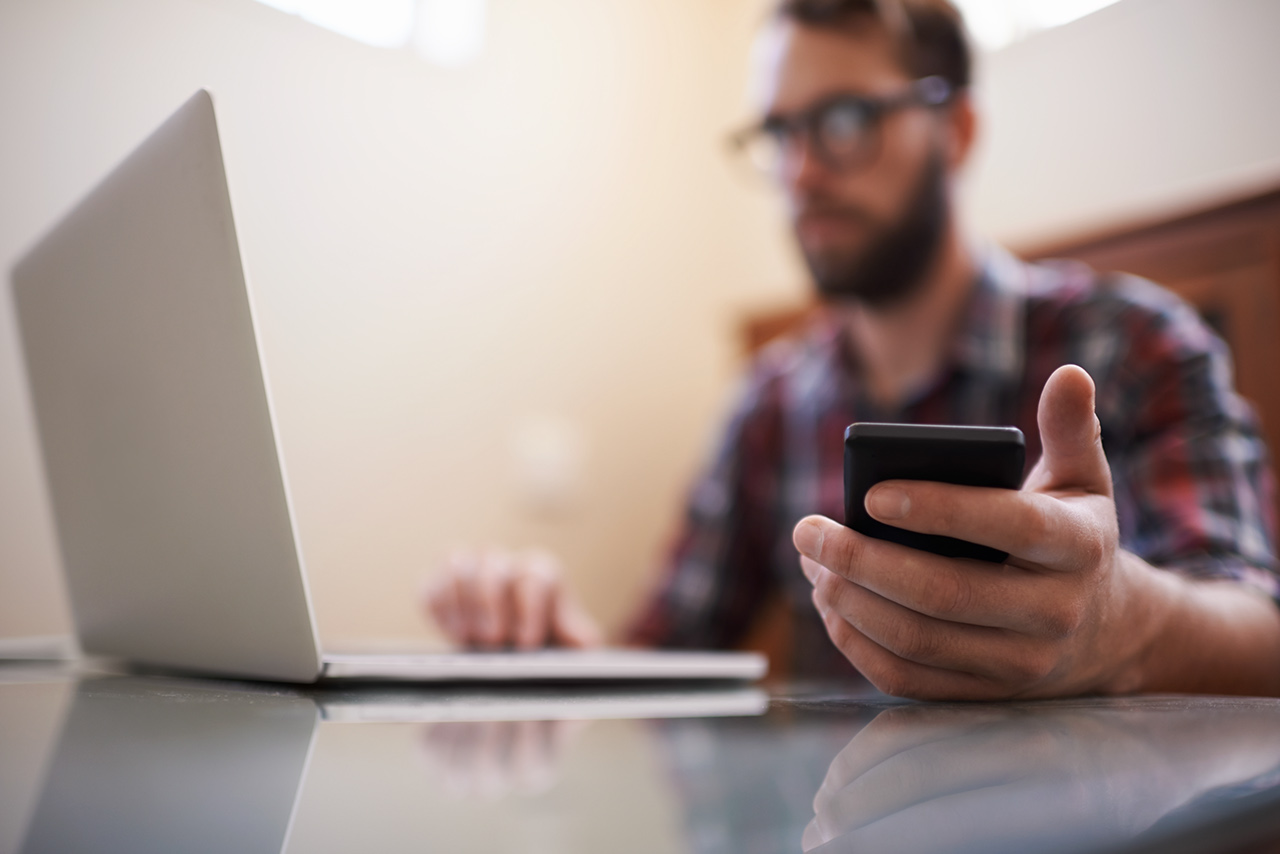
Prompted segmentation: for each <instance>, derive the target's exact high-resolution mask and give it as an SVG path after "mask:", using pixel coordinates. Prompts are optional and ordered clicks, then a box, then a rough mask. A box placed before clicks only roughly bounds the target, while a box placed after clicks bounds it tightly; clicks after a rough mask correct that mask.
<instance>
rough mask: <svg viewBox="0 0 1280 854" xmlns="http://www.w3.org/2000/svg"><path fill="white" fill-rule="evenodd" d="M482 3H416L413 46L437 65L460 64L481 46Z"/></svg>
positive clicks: (462, 0)
mask: <svg viewBox="0 0 1280 854" xmlns="http://www.w3.org/2000/svg"><path fill="white" fill-rule="evenodd" d="M484 24H485V0H419V5H418V25H417V28H416V29H415V31H414V36H413V47H414V50H416V51H417V52H418V53H419V55H421V56H422V57H423V59H428V60H430V61H432V62H434V63H436V64H437V65H451V66H456V65H464V64H466V63H467V62H470V61H471V60H473V59H475V58H476V57H477V56H479V55H480V51H481V49H482V48H483V47H484Z"/></svg>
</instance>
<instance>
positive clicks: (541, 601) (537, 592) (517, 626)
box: [422, 549, 604, 649]
mask: <svg viewBox="0 0 1280 854" xmlns="http://www.w3.org/2000/svg"><path fill="white" fill-rule="evenodd" d="M422 602H423V607H424V608H425V609H426V611H427V612H428V613H429V614H431V616H432V617H434V618H435V620H436V623H437V624H439V626H440V629H441V630H442V631H443V632H444V633H445V635H446V636H447V637H448V638H449V639H450V640H452V641H454V642H455V643H458V644H461V645H463V646H472V647H480V648H484V649H497V648H504V647H515V648H517V649H537V648H539V647H544V646H550V645H557V646H568V647H593V646H600V645H601V643H603V640H604V635H603V632H601V630H600V627H599V625H598V624H597V623H596V621H595V620H594V619H592V618H591V616H590V615H589V614H587V612H586V611H585V610H583V608H582V606H581V605H579V604H578V601H577V599H576V598H575V597H574V596H573V595H572V594H571V593H570V592H569V589H568V587H567V586H566V585H565V582H564V573H563V572H562V570H561V567H560V562H559V561H558V560H556V558H555V557H554V556H553V555H551V554H548V553H547V552H543V551H529V552H521V553H514V552H507V551H502V550H500V549H485V550H482V551H467V550H459V551H455V552H454V553H453V554H451V555H450V556H449V558H448V560H446V561H445V563H444V566H443V567H442V568H441V571H440V572H439V574H438V575H437V576H436V577H435V578H433V579H432V580H431V581H429V582H428V584H427V586H426V588H425V590H424V591H423V597H422Z"/></svg>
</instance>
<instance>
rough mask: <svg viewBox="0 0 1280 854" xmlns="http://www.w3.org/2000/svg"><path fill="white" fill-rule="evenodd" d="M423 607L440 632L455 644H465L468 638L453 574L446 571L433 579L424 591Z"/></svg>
mask: <svg viewBox="0 0 1280 854" xmlns="http://www.w3.org/2000/svg"><path fill="white" fill-rule="evenodd" d="M422 599H423V607H424V609H425V610H426V611H427V613H428V614H430V615H431V618H432V619H433V620H435V623H436V625H437V626H439V627H440V631H441V632H443V633H444V635H445V637H447V638H448V639H449V640H451V641H453V642H454V643H465V642H466V637H465V633H464V627H463V624H462V620H461V616H462V615H461V613H460V609H461V607H462V605H461V603H460V602H459V601H458V595H457V590H456V588H455V585H454V580H453V576H452V574H450V573H449V571H448V570H447V569H446V570H445V571H444V572H442V573H441V575H440V576H439V577H437V578H435V579H433V580H432V581H431V582H430V583H429V584H428V585H427V586H426V588H425V589H424V590H423V594H422Z"/></svg>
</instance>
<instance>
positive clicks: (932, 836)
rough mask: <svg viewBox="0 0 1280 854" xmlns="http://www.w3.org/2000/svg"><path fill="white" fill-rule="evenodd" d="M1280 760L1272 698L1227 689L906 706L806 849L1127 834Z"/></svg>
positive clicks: (890, 720) (837, 780) (848, 767)
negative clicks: (1197, 700) (1233, 697)
mask: <svg viewBox="0 0 1280 854" xmlns="http://www.w3.org/2000/svg"><path fill="white" fill-rule="evenodd" d="M1277 764H1280V732H1277V730H1276V727H1275V714H1274V711H1273V710H1264V709H1259V708H1257V707H1256V706H1255V707H1250V706H1248V705H1243V704H1236V705H1233V704H1232V703H1231V702H1230V701H1224V702H1223V705H1222V706H1218V707H1200V708H1198V709H1196V708H1194V707H1193V708H1191V709H1189V708H1187V707H1186V706H1185V705H1184V704H1182V703H1180V702H1179V701H1177V700H1172V699H1170V700H1158V699H1156V700H1133V701H1127V702H1123V703H1122V704H1121V705H1119V706H1118V705H1117V704H1116V703H1115V702H1109V703H1102V702H1090V701H1080V702H1074V703H1067V704H1062V703H1052V704H1023V705H1015V706H916V705H912V706H900V707H895V708H891V709H888V710H886V711H884V712H882V713H881V714H880V715H879V716H877V717H876V718H875V720H873V721H872V722H871V723H870V724H868V725H867V727H866V728H865V729H863V730H862V731H861V732H859V733H858V735H856V736H855V737H854V738H853V739H852V740H851V741H850V742H849V744H848V745H847V746H846V747H845V748H844V750H842V751H841V752H840V754H839V755H838V756H837V757H836V758H835V760H834V761H833V762H832V763H831V767H830V769H829V770H828V772H827V777H826V780H825V781H824V782H823V784H822V787H821V788H820V789H819V790H818V793H817V795H816V796H815V798H814V812H815V815H814V819H813V821H812V822H810V824H809V826H808V828H806V830H805V833H804V837H803V840H802V844H803V847H804V850H805V851H812V850H814V849H816V848H819V847H821V849H822V850H823V851H855V850H856V851H860V852H875V851H916V852H928V851H944V850H945V851H949V852H950V851H982V852H992V851H1022V850H1036V851H1050V850H1055V849H1062V850H1067V849H1077V848H1081V847H1084V846H1085V845H1088V844H1098V843H1102V842H1107V841H1120V840H1124V839H1127V838H1129V837H1132V836H1134V835H1136V834H1138V833H1140V832H1142V831H1143V830H1145V829H1147V828H1148V827H1150V826H1151V825H1152V824H1154V823H1155V822H1156V821H1157V820H1159V819H1160V818H1161V817H1162V816H1164V815H1166V814H1167V813H1169V812H1170V811H1172V810H1173V809H1175V808H1177V807H1179V806H1181V805H1182V804H1185V803H1187V802H1188V801H1190V800H1192V799H1193V798H1194V797H1196V796H1197V795H1199V794H1201V793H1203V792H1205V791H1208V790H1209V789H1212V788H1215V787H1218V786H1223V785H1227V784H1230V783H1236V782H1240V781H1243V780H1248V779H1250V778H1252V777H1255V776H1257V775H1259V774H1262V773H1264V772H1266V771H1268V770H1270V769H1273V768H1275V767H1276V766H1277Z"/></svg>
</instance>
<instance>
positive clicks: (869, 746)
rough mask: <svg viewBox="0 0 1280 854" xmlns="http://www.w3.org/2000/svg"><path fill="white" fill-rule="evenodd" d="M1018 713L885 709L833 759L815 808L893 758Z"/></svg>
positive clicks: (994, 709)
mask: <svg viewBox="0 0 1280 854" xmlns="http://www.w3.org/2000/svg"><path fill="white" fill-rule="evenodd" d="M1017 714H1019V712H1016V711H1014V710H1013V709H1011V708H1010V707H1007V706H989V705H981V706H961V707H958V708H957V707H956V706H951V705H948V706H933V705H906V706H894V707H892V708H889V709H885V710H884V711H882V712H881V713H880V714H878V715H876V717H875V718H874V719H873V720H872V721H871V722H870V723H868V724H867V725H866V726H865V727H863V728H862V730H861V731H860V732H859V733H858V734H857V735H855V736H854V737H853V738H852V739H850V741H849V743H848V744H847V745H845V747H844V749H843V750H841V751H840V753H838V754H837V755H836V758H835V759H833V760H831V765H830V767H828V768H827V776H826V777H825V778H824V779H823V781H822V785H821V786H820V787H819V788H818V793H817V794H816V795H814V808H815V809H817V808H818V807H819V806H820V804H821V803H822V802H823V801H824V800H826V799H830V798H831V797H834V796H835V794H836V793H838V792H840V791H841V790H842V789H844V788H845V787H846V786H848V785H849V784H850V783H851V782H853V781H854V780H855V779H857V778H858V777H860V776H862V775H863V774H865V773H866V772H867V770H868V769H870V768H873V767H875V766H876V765H879V764H880V763H881V762H884V761H885V760H887V759H889V758H890V757H891V756H894V755H896V754H898V753H902V752H904V751H907V750H913V749H915V748H918V747H920V746H922V745H925V744H929V743H931V742H934V741H941V740H944V739H955V738H961V737H963V736H964V735H965V734H967V733H969V732H971V731H973V730H975V729H977V728H980V727H983V726H987V725H990V724H993V723H994V724H997V725H999V724H1001V723H1003V722H1005V721H1007V720H1009V718H1010V717H1011V716H1014V715H1017Z"/></svg>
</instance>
